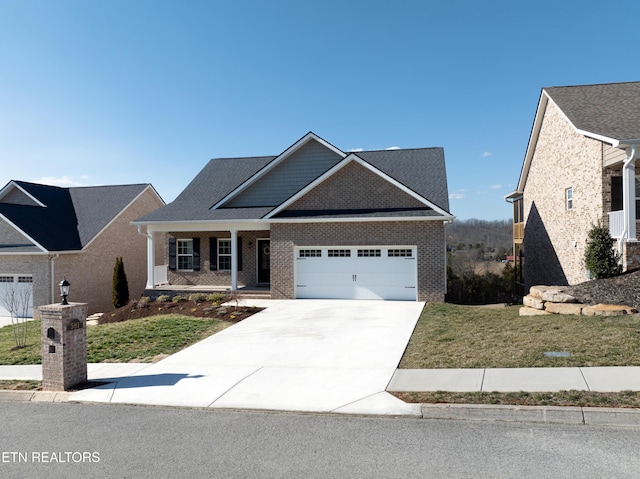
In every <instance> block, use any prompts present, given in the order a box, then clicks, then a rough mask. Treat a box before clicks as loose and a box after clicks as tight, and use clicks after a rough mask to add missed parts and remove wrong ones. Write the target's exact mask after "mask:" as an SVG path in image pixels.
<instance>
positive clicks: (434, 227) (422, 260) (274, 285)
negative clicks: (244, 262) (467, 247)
mask: <svg viewBox="0 0 640 479" xmlns="http://www.w3.org/2000/svg"><path fill="white" fill-rule="evenodd" d="M361 244H366V245H381V246H383V245H417V247H418V300H419V301H432V302H444V295H445V291H446V280H445V252H444V223H443V222H440V221H407V222H401V221H397V222H364V223H284V224H282V223H279V224H272V225H271V297H272V298H274V299H291V298H293V297H294V295H295V289H294V261H295V259H294V248H295V247H297V246H332V245H336V246H337V245H345V246H357V245H361Z"/></svg>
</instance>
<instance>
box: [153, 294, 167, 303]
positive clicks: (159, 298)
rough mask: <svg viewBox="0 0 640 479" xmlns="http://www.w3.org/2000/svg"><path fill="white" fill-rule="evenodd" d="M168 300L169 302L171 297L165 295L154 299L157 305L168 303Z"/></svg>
mask: <svg viewBox="0 0 640 479" xmlns="http://www.w3.org/2000/svg"><path fill="white" fill-rule="evenodd" d="M170 300H171V297H170V296H169V295H167V294H161V295H160V296H158V297H157V298H156V301H157V302H158V303H166V302H167V301H170Z"/></svg>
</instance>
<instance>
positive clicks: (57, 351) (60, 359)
mask: <svg viewBox="0 0 640 479" xmlns="http://www.w3.org/2000/svg"><path fill="white" fill-rule="evenodd" d="M59 286H60V296H62V302H61V303H57V304H48V305H45V306H40V308H38V309H39V311H40V318H41V320H42V389H44V390H45V391H46V390H49V391H64V390H68V389H70V388H72V387H74V386H76V385H78V384H82V383H84V382H86V381H87V326H86V323H87V313H88V309H89V305H88V304H87V303H69V302H68V301H67V296H69V290H70V288H71V283H69V281H67V278H63V280H62V281H61V282H60V284H59Z"/></svg>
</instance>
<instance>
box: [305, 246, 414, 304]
mask: <svg viewBox="0 0 640 479" xmlns="http://www.w3.org/2000/svg"><path fill="white" fill-rule="evenodd" d="M294 254H295V285H296V298H335V299H396V300H412V301H415V300H416V299H417V276H418V275H417V264H416V263H417V260H416V247H415V246H402V247H398V246H392V247H391V246H390V247H380V246H356V247H352V246H346V247H340V246H337V247H324V246H323V247H300V248H296V250H295V252H294Z"/></svg>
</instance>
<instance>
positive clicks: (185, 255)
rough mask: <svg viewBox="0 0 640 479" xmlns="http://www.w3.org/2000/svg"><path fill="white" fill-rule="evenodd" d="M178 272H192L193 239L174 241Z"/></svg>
mask: <svg viewBox="0 0 640 479" xmlns="http://www.w3.org/2000/svg"><path fill="white" fill-rule="evenodd" d="M176 250H177V255H176V257H177V260H178V270H179V271H193V239H178V240H176Z"/></svg>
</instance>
